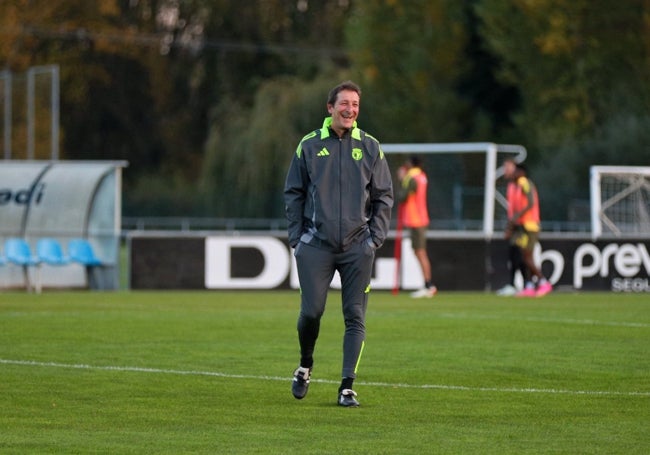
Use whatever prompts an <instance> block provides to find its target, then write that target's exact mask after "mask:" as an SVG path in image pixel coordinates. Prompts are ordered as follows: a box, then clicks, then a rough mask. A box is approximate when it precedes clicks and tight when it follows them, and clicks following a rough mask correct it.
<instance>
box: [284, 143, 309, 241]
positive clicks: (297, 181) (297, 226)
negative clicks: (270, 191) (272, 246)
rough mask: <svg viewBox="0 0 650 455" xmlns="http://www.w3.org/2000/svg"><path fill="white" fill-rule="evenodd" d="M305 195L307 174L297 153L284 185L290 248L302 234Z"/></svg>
mask: <svg viewBox="0 0 650 455" xmlns="http://www.w3.org/2000/svg"><path fill="white" fill-rule="evenodd" d="M306 195H307V172H306V170H305V167H304V162H303V159H302V158H301V156H299V154H298V153H296V154H294V156H293V159H292V160H291V164H290V165H289V171H288V172H287V178H286V181H285V184H284V205H285V213H286V216H287V222H288V226H287V233H288V240H289V245H290V246H291V247H292V248H295V246H296V245H297V244H298V242H299V241H300V236H301V235H302V233H303V212H304V207H305V198H306Z"/></svg>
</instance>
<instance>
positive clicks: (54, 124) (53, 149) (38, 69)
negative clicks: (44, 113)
mask: <svg viewBox="0 0 650 455" xmlns="http://www.w3.org/2000/svg"><path fill="white" fill-rule="evenodd" d="M44 73H50V74H51V76H50V84H51V85H50V90H51V96H50V101H51V128H52V131H51V132H50V133H51V138H52V139H51V141H52V142H51V144H50V154H51V159H52V160H58V159H59V85H60V83H59V66H58V65H46V66H32V67H31V68H29V69H28V70H27V159H28V160H33V159H34V131H35V120H34V115H35V108H34V98H35V96H34V81H35V78H36V75H37V74H44Z"/></svg>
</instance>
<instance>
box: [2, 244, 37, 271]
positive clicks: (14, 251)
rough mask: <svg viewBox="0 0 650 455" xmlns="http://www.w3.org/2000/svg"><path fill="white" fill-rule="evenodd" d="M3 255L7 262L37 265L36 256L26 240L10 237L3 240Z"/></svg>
mask: <svg viewBox="0 0 650 455" xmlns="http://www.w3.org/2000/svg"><path fill="white" fill-rule="evenodd" d="M5 256H6V258H7V261H8V262H12V263H14V264H16V265H22V266H32V265H38V263H39V260H38V257H36V256H34V255H32V249H31V248H30V246H29V243H27V241H26V240H24V239H20V238H10V239H7V240H6V241H5Z"/></svg>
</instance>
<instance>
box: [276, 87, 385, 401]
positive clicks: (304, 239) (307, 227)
mask: <svg viewBox="0 0 650 455" xmlns="http://www.w3.org/2000/svg"><path fill="white" fill-rule="evenodd" d="M360 100H361V90H360V88H359V87H358V86H357V85H356V84H355V83H353V82H351V81H347V82H343V83H341V84H339V85H337V86H336V87H334V88H333V89H332V90H331V91H330V93H329V96H328V99H327V111H328V112H329V114H330V117H327V118H326V119H325V121H324V122H323V126H322V127H321V128H320V129H317V130H315V131H312V132H311V133H309V134H307V135H306V136H305V137H304V138H303V139H302V140H301V141H300V144H298V148H297V149H296V152H295V154H294V156H293V159H292V161H291V164H290V166H289V171H288V173H287V178H286V183H285V187H284V200H285V205H286V214H287V220H288V237H289V245H291V247H292V248H294V256H295V258H296V264H297V267H298V278H299V280H300V293H301V300H300V314H299V317H298V324H297V325H298V341H299V343H300V365H299V367H298V368H297V369H296V370H295V372H294V377H293V383H292V388H291V389H292V393H293V395H294V397H296V398H297V399H302V398H304V397H305V395H306V394H307V390H308V387H309V381H310V377H311V373H312V368H313V364H314V358H313V354H314V348H315V345H316V339H317V338H318V333H319V329H320V320H321V317H322V315H323V313H324V311H325V303H326V299H327V293H328V290H329V287H330V283H331V281H332V278H333V276H334V273H335V271H338V272H339V275H340V277H341V285H342V289H341V300H342V307H343V317H344V322H345V334H344V336H343V368H342V380H341V385H340V387H339V390H338V401H337V402H338V404H339V405H341V406H346V407H350V406H358V405H359V402H358V401H357V399H356V396H357V394H356V392H354V390H353V388H352V387H353V383H354V379H355V378H356V373H357V367H358V365H359V360H360V358H361V353H362V351H363V347H364V341H365V318H366V307H367V303H368V293H369V291H370V278H371V275H372V267H373V263H374V259H375V250H376V249H377V248H379V247H380V246H381V245H382V244H383V243H384V240H385V239H386V234H387V232H388V227H389V222H390V213H391V208H392V206H393V187H392V181H391V174H390V170H389V169H388V164H387V162H386V159H385V158H384V153H383V152H382V150H381V147H380V145H379V142H378V141H377V139H375V138H374V137H372V136H370V135H369V134H367V133H366V132H365V131H362V130H361V129H359V128H358V127H357V121H356V120H357V116H358V115H359V106H360Z"/></svg>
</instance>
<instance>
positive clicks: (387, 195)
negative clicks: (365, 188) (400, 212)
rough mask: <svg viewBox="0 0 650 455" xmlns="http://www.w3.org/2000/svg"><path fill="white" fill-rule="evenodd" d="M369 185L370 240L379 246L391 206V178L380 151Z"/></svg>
mask: <svg viewBox="0 0 650 455" xmlns="http://www.w3.org/2000/svg"><path fill="white" fill-rule="evenodd" d="M370 185H371V187H370V205H371V207H372V213H371V215H370V221H369V222H368V224H369V226H370V234H371V236H372V241H373V243H374V244H375V246H376V247H377V248H379V247H380V246H381V245H383V243H384V241H385V240H386V236H387V235H388V229H389V227H390V217H391V209H392V208H393V180H392V178H391V173H390V169H389V168H388V162H387V161H386V157H385V156H384V154H383V152H380V154H379V156H378V157H377V159H376V161H375V166H374V169H373V175H372V179H371V183H370Z"/></svg>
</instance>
